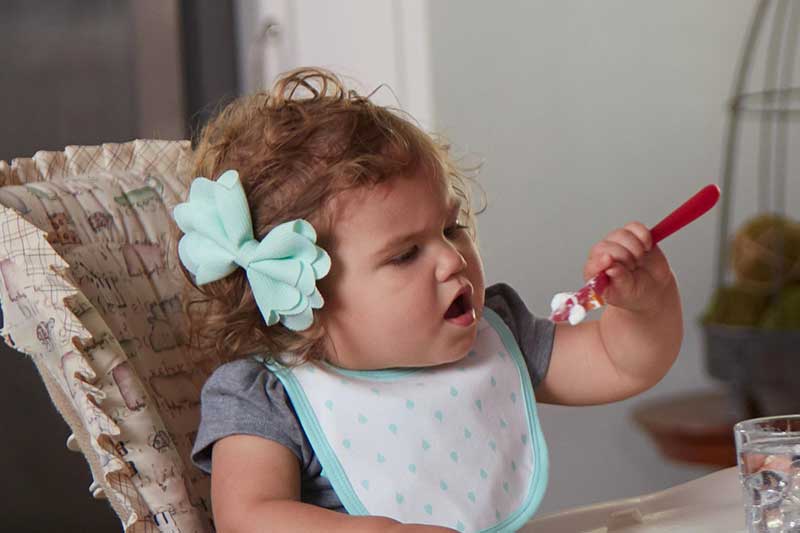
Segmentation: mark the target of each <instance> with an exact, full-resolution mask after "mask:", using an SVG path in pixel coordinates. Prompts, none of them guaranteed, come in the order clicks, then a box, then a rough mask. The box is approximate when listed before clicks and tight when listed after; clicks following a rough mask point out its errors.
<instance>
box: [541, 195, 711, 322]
mask: <svg viewBox="0 0 800 533" xmlns="http://www.w3.org/2000/svg"><path fill="white" fill-rule="evenodd" d="M717 200H719V187H717V186H716V185H706V186H705V187H703V188H702V189H700V191H699V192H697V193H696V194H695V195H694V196H692V197H691V198H689V199H688V200H686V202H684V203H683V204H682V205H681V206H680V207H678V208H677V209H676V210H675V211H673V212H672V213H670V214H669V215H667V216H666V218H664V220H662V221H661V222H659V223H658V224H656V225H655V226H654V227H653V229H651V230H650V234H651V235H652V237H653V245H655V244H657V243H658V242H660V241H662V240H663V239H665V238H667V237H669V236H670V235H672V234H673V233H675V232H676V231H678V230H679V229H681V228H682V227H684V226H686V225H687V224H689V223H690V222H693V221H694V220H696V219H697V218H699V217H700V216H701V215H703V214H704V213H706V212H707V211H708V210H709V209H711V208H712V207H714V204H716V203H717ZM610 282H611V280H610V279H609V278H608V274H606V273H605V272H601V273H600V274H598V275H596V276H595V277H593V278H592V279H590V280H589V281H587V282H586V285H584V286H583V287H581V289H580V290H579V291H578V292H575V293H560V294H556V295H555V296H554V297H553V301H552V303H551V304H550V305H551V307H552V309H553V312H552V313H551V314H550V320H552V321H554V322H564V321H565V320H569V322H570V324H573V325H574V324H577V323H578V322H580V321H581V320H583V317H584V316H585V315H586V312H587V311H590V310H592V309H597V308H598V307H602V306H603V305H604V304H605V302H604V301H603V297H602V295H603V291H605V290H606V287H608V284H609V283H610Z"/></svg>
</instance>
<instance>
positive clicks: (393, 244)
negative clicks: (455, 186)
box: [373, 198, 461, 257]
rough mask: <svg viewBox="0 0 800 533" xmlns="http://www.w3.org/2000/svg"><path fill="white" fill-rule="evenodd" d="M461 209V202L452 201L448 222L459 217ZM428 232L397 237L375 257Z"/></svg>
mask: <svg viewBox="0 0 800 533" xmlns="http://www.w3.org/2000/svg"><path fill="white" fill-rule="evenodd" d="M460 208H461V202H459V201H458V200H457V199H455V198H454V199H453V200H452V201H451V205H450V207H449V208H448V211H447V220H450V219H451V218H452V217H453V216H454V215H457V214H458V212H459V210H460ZM426 231H427V228H426V229H423V230H420V231H415V232H413V233H407V234H405V235H399V236H397V237H394V238H393V239H391V240H389V241H388V242H387V243H386V244H384V245H383V246H381V247H380V249H379V250H378V251H377V252H375V253H374V254H373V255H374V256H375V257H380V256H382V255H384V254H386V253H388V252H389V251H391V250H393V249H394V248H399V247H400V246H401V245H403V244H405V243H407V242H410V241H413V240H415V239H417V238H418V237H419V236H420V235H422V234H423V233H425V232H426Z"/></svg>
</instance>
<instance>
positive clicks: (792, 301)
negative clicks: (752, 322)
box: [760, 285, 800, 330]
mask: <svg viewBox="0 0 800 533" xmlns="http://www.w3.org/2000/svg"><path fill="white" fill-rule="evenodd" d="M760 326H761V327H762V328H764V329H782V330H787V329H796V330H800V285H792V286H789V287H785V288H784V289H783V290H782V291H781V292H779V293H778V295H777V297H776V298H775V300H774V302H773V303H772V304H771V305H770V306H769V307H767V309H766V311H765V312H764V316H763V317H762V318H761V323H760Z"/></svg>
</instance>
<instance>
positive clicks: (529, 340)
mask: <svg viewBox="0 0 800 533" xmlns="http://www.w3.org/2000/svg"><path fill="white" fill-rule="evenodd" d="M484 305H485V306H486V307H488V308H489V309H491V310H492V311H494V312H495V313H497V314H498V315H499V316H500V318H502V319H503V322H505V324H506V325H507V326H508V328H509V329H510V330H511V333H512V334H513V335H514V339H515V340H516V341H517V344H518V345H519V347H520V350H521V351H522V355H523V357H524V358H525V362H526V363H527V365H528V372H529V373H530V376H531V382H532V384H533V386H534V387H536V386H537V385H538V384H539V383H540V382H541V381H542V380H543V379H544V376H545V374H547V369H548V367H549V366H550V355H551V354H552V351H553V338H554V335H555V324H554V323H553V322H551V321H550V320H547V319H544V318H538V317H536V316H534V315H533V314H532V313H531V312H530V311H529V310H528V307H527V306H526V305H525V302H523V301H522V298H520V297H519V294H517V292H516V291H515V290H514V289H513V288H511V287H510V286H509V285H507V284H505V283H497V284H495V285H491V286H489V287H487V288H486V299H485V301H484Z"/></svg>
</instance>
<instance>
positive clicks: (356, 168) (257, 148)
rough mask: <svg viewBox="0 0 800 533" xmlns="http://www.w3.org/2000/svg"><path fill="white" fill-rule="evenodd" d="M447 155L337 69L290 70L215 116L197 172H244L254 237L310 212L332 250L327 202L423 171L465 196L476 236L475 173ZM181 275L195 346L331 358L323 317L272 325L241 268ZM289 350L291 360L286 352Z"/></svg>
mask: <svg viewBox="0 0 800 533" xmlns="http://www.w3.org/2000/svg"><path fill="white" fill-rule="evenodd" d="M449 152H450V150H449V146H448V145H447V144H446V143H444V142H442V141H441V140H439V139H437V138H435V137H433V136H431V135H429V134H427V133H425V132H424V131H422V130H421V129H420V128H419V127H418V126H416V125H415V124H414V123H413V122H412V121H411V120H409V118H408V117H407V115H404V114H403V113H402V112H401V111H399V110H396V109H393V108H389V107H382V106H378V105H376V104H374V103H373V102H372V101H370V99H369V97H368V96H366V97H365V96H361V95H359V94H357V93H356V92H354V91H352V90H348V89H347V88H346V87H345V85H344V84H343V83H342V81H341V80H340V79H339V77H337V76H336V75H335V74H333V73H331V72H329V71H326V70H323V69H320V68H301V69H297V70H293V71H290V72H287V73H285V74H283V75H282V76H281V77H280V78H279V79H278V80H277V82H276V83H275V85H274V86H273V87H272V89H271V90H270V91H269V92H260V93H256V94H253V95H249V96H244V97H241V98H238V99H237V100H235V101H233V102H232V103H230V104H228V105H227V106H226V107H225V108H224V109H223V110H222V111H221V112H219V113H218V114H217V115H216V116H214V117H213V118H212V119H211V120H210V121H209V122H208V123H207V124H206V126H205V127H204V128H203V129H202V131H201V132H200V135H199V137H198V138H197V140H196V146H195V149H194V165H193V174H192V175H193V176H205V177H208V178H209V179H217V178H218V177H219V176H220V175H221V174H222V173H223V172H224V171H225V170H228V169H235V170H237V171H238V172H239V176H240V180H241V182H242V186H243V188H244V190H245V193H246V195H247V201H248V205H249V206H250V212H251V218H252V221H253V233H254V236H255V238H256V239H258V240H261V239H263V238H264V236H265V235H266V234H267V233H268V232H269V231H270V230H271V229H272V228H274V227H275V226H277V225H279V224H281V223H283V222H286V221H289V220H294V219H298V218H302V219H306V220H308V221H309V222H311V224H312V225H313V226H314V227H315V229H316V231H317V235H318V243H319V245H320V246H322V247H323V248H325V244H326V238H327V236H328V234H329V224H330V213H328V211H329V210H328V209H327V207H328V206H329V202H330V201H331V199H333V198H334V197H335V196H336V195H337V194H339V193H340V192H342V191H345V190H348V189H353V188H357V187H371V186H374V185H377V184H379V183H382V182H384V181H387V180H389V179H390V178H392V177H395V176H410V175H413V174H415V173H417V172H420V171H422V172H426V173H429V174H430V175H431V176H434V177H437V178H439V179H442V180H445V182H446V183H447V184H448V186H449V188H450V189H451V190H452V191H453V193H454V194H455V195H456V196H457V197H458V198H459V199H460V200H461V210H462V213H461V215H462V217H463V219H464V223H466V225H467V226H469V228H470V232H471V234H472V236H473V238H474V237H475V216H474V215H475V210H474V209H473V207H472V199H471V186H470V185H471V183H470V182H471V179H472V178H471V177H470V176H467V174H466V172H464V171H463V170H461V169H460V168H458V166H457V165H456V164H455V161H453V160H452V158H451V157H450V154H449ZM179 236H180V234H179ZM333 268H336V266H335V265H333ZM183 272H184V275H185V276H186V277H187V279H188V280H189V282H190V283H191V284H192V285H194V286H195V288H196V289H197V291H198V293H199V295H200V297H199V298H196V299H194V300H192V301H190V302H189V303H188V307H187V311H188V315H189V322H190V338H191V346H192V348H193V349H197V350H200V351H201V352H204V353H206V352H209V351H210V352H213V353H214V354H215V356H216V357H220V358H222V359H223V360H232V359H236V358H240V357H245V356H248V355H252V354H256V353H258V354H261V355H265V356H268V357H271V358H274V359H275V360H278V361H280V362H282V363H284V364H286V363H290V362H291V363H293V364H296V363H299V362H304V361H308V360H312V359H322V358H324V356H325V354H324V353H323V348H322V347H323V340H324V338H325V332H324V330H323V327H322V325H321V324H320V321H319V320H315V321H314V323H313V325H312V326H311V327H310V328H309V329H307V330H305V331H302V332H295V331H292V330H290V329H288V328H286V327H284V326H283V325H282V324H280V323H278V324H275V325H273V326H267V325H266V324H265V323H264V321H263V319H262V316H261V314H260V313H259V310H258V308H257V306H256V302H255V299H254V297H253V293H252V291H251V289H250V286H249V284H248V282H247V278H246V276H245V272H244V270H243V269H237V270H236V271H235V272H233V273H232V274H230V275H229V276H227V277H226V278H224V279H221V280H218V281H214V282H211V283H207V284H204V285H202V286H197V285H196V284H195V283H194V280H193V278H192V275H191V274H190V273H189V272H188V271H186V270H185V268H184V269H183ZM198 293H196V294H198ZM324 296H325V295H324V294H323V297H324ZM319 311H322V310H315V311H314V312H315V313H318V312H319ZM287 352H290V353H292V354H293V356H292V358H291V361H287V360H286V359H285V358H281V354H284V353H287Z"/></svg>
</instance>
